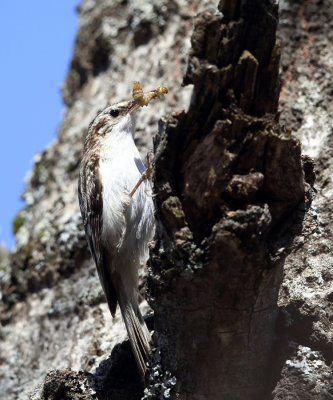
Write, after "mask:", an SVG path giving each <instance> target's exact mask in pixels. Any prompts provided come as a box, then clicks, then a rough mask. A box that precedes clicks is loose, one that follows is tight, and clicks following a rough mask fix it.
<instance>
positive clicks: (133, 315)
mask: <svg viewBox="0 0 333 400" xmlns="http://www.w3.org/2000/svg"><path fill="white" fill-rule="evenodd" d="M119 306H120V310H121V314H122V316H123V319H124V321H125V325H126V329H127V334H128V337H129V340H130V343H131V346H132V350H133V353H134V357H135V360H136V363H137V366H138V368H139V371H140V374H141V375H142V376H144V374H145V372H146V369H147V366H146V364H147V361H148V359H149V349H150V341H151V336H150V333H149V331H148V328H147V325H146V323H145V321H144V320H143V318H142V315H141V312H140V309H139V305H138V302H137V300H136V299H128V297H127V296H126V293H120V295H119Z"/></svg>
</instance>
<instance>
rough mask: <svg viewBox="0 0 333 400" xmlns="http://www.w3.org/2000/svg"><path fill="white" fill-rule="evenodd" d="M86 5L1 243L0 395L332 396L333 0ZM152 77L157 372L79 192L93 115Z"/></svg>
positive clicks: (148, 292)
mask: <svg viewBox="0 0 333 400" xmlns="http://www.w3.org/2000/svg"><path fill="white" fill-rule="evenodd" d="M78 13H79V30H78V34H77V37H76V43H75V48H74V54H73V59H72V62H71V66H70V69H69V72H68V75H67V78H66V81H65V83H64V85H63V88H62V92H63V98H64V102H65V104H66V111H65V113H64V118H63V122H62V124H61V126H60V128H59V132H58V136H57V139H56V140H55V142H54V143H53V144H52V145H51V146H50V147H48V148H47V149H46V150H45V151H44V152H43V153H41V154H38V155H37V156H36V160H35V165H34V169H33V171H32V172H31V174H30V176H29V178H28V179H27V183H26V189H25V192H24V194H23V198H24V200H25V202H26V207H25V208H24V209H23V210H22V211H21V212H20V214H19V215H18V216H17V218H16V219H15V230H16V231H17V233H16V240H17V246H16V249H15V250H14V251H13V253H12V254H10V256H9V258H8V257H7V256H6V255H5V254H4V255H1V257H0V263H1V268H0V278H1V281H0V289H1V299H2V301H1V303H0V321H1V327H0V398H4V399H19V400H23V399H27V398H30V399H31V400H67V399H68V400H69V399H71V400H74V399H75V400H77V399H85V400H91V399H100V400H104V399H115V400H132V399H133V400H134V399H135V400H136V399H141V398H143V399H145V400H148V399H154V400H155V399H156V400H157V399H158V400H162V399H181V400H183V399H184V400H213V399H214V400H224V399H228V400H243V399H246V400H287V399H288V400H291V399H292V400H298V399H302V400H303V399H304V400H310V399H316V400H317V399H318V400H328V399H333V371H332V367H333V363H332V362H333V347H332V336H333V326H332V321H333V311H332V302H333V285H332V278H333V272H332V266H333V257H332V254H331V253H332V252H331V248H332V226H331V215H332V212H333V200H332V199H333V196H332V193H333V183H332V179H331V176H332V174H333V165H332V159H333V158H332V155H333V131H332V122H331V115H332V113H333V101H332V97H333V92H332V84H331V81H332V71H333V57H332V54H333V48H332V47H333V45H332V43H333V29H332V27H333V22H332V21H333V7H332V2H331V1H330V0H320V1H306V0H299V1H296V2H295V1H291V0H288V1H287V0H284V1H280V4H279V9H278V5H277V3H276V2H274V1H270V0H264V1H260V0H237V1H229V0H222V1H220V2H219V3H218V2H217V1H212V0H206V1H199V0H195V1H192V2H186V1H184V0H173V1H167V0H153V1H150V2H142V1H139V0H129V1H122V0H114V1H111V0H83V1H82V4H81V5H80V6H79V8H78ZM276 36H277V39H276ZM134 80H138V81H140V82H141V83H142V84H143V87H144V89H145V90H149V89H152V88H156V87H157V86H167V87H168V88H169V93H168V95H167V96H166V98H165V101H163V102H155V103H153V104H152V105H150V106H149V107H148V108H147V109H144V110H142V111H141V112H140V115H139V119H138V124H137V144H138V147H139V148H140V151H141V152H142V154H143V155H145V154H146V152H147V150H148V149H149V148H151V147H152V146H153V149H154V155H155V160H154V173H153V183H154V190H155V194H156V197H155V203H156V209H157V213H156V222H157V230H156V237H155V241H154V243H153V244H152V248H151V257H150V260H149V263H148V272H147V269H143V270H142V271H141V272H140V276H141V281H140V290H141V292H142V294H144V296H145V297H146V298H147V300H148V303H149V306H150V307H151V308H152V310H153V311H154V317H153V318H150V320H148V323H149V324H150V325H151V328H152V329H154V334H153V340H154V347H153V349H152V360H151V365H150V367H149V370H148V373H147V376H146V380H145V383H144V384H143V383H142V382H141V381H140V378H139V376H138V372H137V370H136V365H135V361H134V358H133V356H132V353H131V349H130V345H129V343H128V341H127V340H126V332H125V329H124V327H123V324H122V321H121V317H120V313H118V312H117V315H116V317H115V319H114V320H112V319H111V316H110V314H109V311H108V308H107V305H106V303H105V299H104V297H103V294H102V291H101V288H100V284H99V281H98V278H97V273H96V271H95V267H94V264H93V262H92V260H91V258H90V255H89V252H88V250H87V244H86V242H85V238H84V232H83V227H82V222H81V217H80V213H79V208H78V202H77V176H78V164H79V161H80V158H81V155H82V149H83V140H84V136H85V134H86V130H87V127H88V124H89V122H90V121H91V120H92V118H93V117H94V116H95V115H96V112H97V110H98V109H101V108H103V107H104V106H105V105H107V104H109V103H112V102H117V101H119V100H121V99H128V98H129V97H130V92H131V85H132V83H133V81H134ZM152 137H154V140H153V142H154V143H153V144H152V141H151V140H152V139H151V138H152ZM2 253H3V252H2ZM145 271H146V272H145ZM141 306H142V310H143V312H144V313H147V312H149V311H150V308H149V306H148V304H147V302H145V301H143V302H142V304H141ZM1 396H2V397H1Z"/></svg>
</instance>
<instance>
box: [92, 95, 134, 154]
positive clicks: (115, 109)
mask: <svg viewBox="0 0 333 400" xmlns="http://www.w3.org/2000/svg"><path fill="white" fill-rule="evenodd" d="M139 107H140V106H139V104H138V103H137V102H136V101H135V100H130V101H122V102H120V103H116V104H112V105H111V106H108V107H106V108H105V109H104V110H103V111H100V112H99V113H98V114H97V116H96V117H95V119H94V120H93V121H92V122H91V124H90V126H89V129H88V135H87V137H86V146H89V147H91V146H94V145H96V144H97V145H98V144H101V143H103V142H104V141H105V140H108V139H111V138H114V139H116V138H118V137H119V139H121V138H122V137H124V136H128V135H131V136H132V137H133V135H134V128H135V114H136V110H137V109H138V108H139Z"/></svg>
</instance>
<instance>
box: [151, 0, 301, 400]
mask: <svg viewBox="0 0 333 400" xmlns="http://www.w3.org/2000/svg"><path fill="white" fill-rule="evenodd" d="M219 11H220V12H217V11H216V10H208V11H206V12H204V13H201V14H199V15H198V16H197V17H196V19H195V23H194V32H193V36H192V49H191V51H190V56H189V60H188V66H187V71H186V74H185V77H184V84H193V85H194V87H193V94H192V101H191V104H190V107H189V110H188V111H187V112H184V111H181V112H179V113H174V114H172V115H171V116H170V117H168V118H166V119H164V120H163V121H162V122H161V124H160V133H159V135H158V137H157V138H156V140H155V143H154V148H155V156H156V163H155V176H154V184H155V192H156V194H157V197H156V207H157V234H156V242H155V245H154V248H153V249H152V251H151V270H150V275H149V278H148V279H149V282H148V289H149V296H150V303H151V305H152V307H153V309H154V311H155V335H154V339H155V343H156V347H157V349H156V352H158V353H160V354H161V360H158V361H157V362H156V364H161V367H160V370H163V371H164V375H163V374H161V373H160V374H159V377H158V378H156V376H153V375H151V388H152V387H153V386H154V385H155V388H156V384H157V383H156V382H159V384H160V393H161V394H163V393H164V392H165V391H167V392H166V393H167V394H168V395H170V393H173V394H172V396H173V398H181V399H199V398H200V399H201V398H204V399H217V398H219V399H222V398H223V399H224V398H228V399H232V400H236V399H239V400H240V399H245V398H246V399H266V398H269V397H270V393H271V391H272V387H273V386H274V382H275V381H276V379H277V377H278V375H279V372H280V371H279V368H281V365H282V364H281V363H280V360H277V359H276V353H275V352H274V349H275V348H274V343H275V340H276V337H277V330H276V322H277V316H278V307H277V298H278V291H279V285H280V283H281V279H282V273H283V262H284V259H285V257H286V255H287V254H288V251H290V243H291V241H292V240H293V237H294V236H295V235H296V234H297V232H299V231H300V230H301V229H302V219H303V216H304V212H305V207H306V205H305V200H304V199H305V183H304V174H303V170H302V162H301V152H300V144H299V142H298V141H297V140H295V139H294V138H293V137H292V135H291V133H290V132H289V131H287V130H285V129H283V128H281V126H280V125H279V122H278V113H277V104H278V96H279V86H280V85H279V78H278V70H279V59H280V48H279V45H278V44H276V42H275V34H276V28H277V22H278V17H277V13H278V10H277V5H276V4H275V3H274V2H272V1H268V0H266V1H259V0H258V1H257V0H248V1H242V2H240V1H238V2H231V1H222V2H221V3H220V4H219ZM173 375H174V376H175V378H176V379H177V383H176V385H175V386H173V387H171V386H170V385H168V383H167V381H168V380H169V381H170V376H173ZM155 394H156V390H155ZM146 398H154V397H149V396H147V397H146Z"/></svg>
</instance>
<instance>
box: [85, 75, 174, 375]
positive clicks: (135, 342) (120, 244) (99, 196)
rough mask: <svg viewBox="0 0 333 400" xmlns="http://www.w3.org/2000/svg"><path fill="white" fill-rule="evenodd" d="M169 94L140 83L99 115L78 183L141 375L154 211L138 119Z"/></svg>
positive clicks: (106, 284) (101, 268)
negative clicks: (141, 297) (137, 136)
mask: <svg viewBox="0 0 333 400" xmlns="http://www.w3.org/2000/svg"><path fill="white" fill-rule="evenodd" d="M166 92H167V90H166V89H164V88H163V90H161V88H158V89H156V90H155V91H150V92H147V93H144V92H143V91H142V89H141V85H140V84H139V83H138V82H136V83H135V84H134V85H133V99H131V100H129V101H121V102H119V103H116V104H112V105H109V106H107V107H106V108H105V109H104V110H103V111H101V112H99V113H98V114H97V116H96V117H95V118H94V119H93V121H92V122H91V123H90V125H89V128H88V132H87V135H86V138H85V142H84V150H83V157H82V160H81V163H80V171H79V182H78V198H79V205H80V210H81V214H82V219H83V225H84V229H85V234H86V239H87V242H88V246H89V249H90V252H91V254H92V257H93V259H94V261H95V264H96V268H97V272H98V275H99V279H100V282H101V285H102V288H103V291H104V294H105V297H106V300H107V303H108V307H109V309H110V312H111V315H112V317H114V316H115V313H116V308H117V304H119V306H120V311H121V314H122V317H123V319H124V322H125V326H126V330H127V333H128V337H129V340H130V343H131V347H132V351H133V354H134V357H135V360H136V363H137V366H138V369H139V372H140V374H141V376H144V375H145V372H146V369H147V362H148V360H149V350H150V347H151V335H150V333H149V331H148V328H147V326H146V324H145V322H144V319H143V317H142V314H141V312H140V309H139V305H138V288H137V287H138V269H139V266H140V265H141V264H144V263H146V261H147V259H148V255H149V250H148V243H149V242H150V241H151V240H152V239H153V235H154V229H155V223H154V211H155V210H154V203H153V196H152V188H151V185H150V182H149V180H148V175H149V169H146V167H145V166H144V164H143V162H142V160H141V158H140V155H139V151H138V149H137V147H136V145H135V142H134V132H135V120H136V112H137V110H138V108H139V107H141V106H143V105H147V104H148V103H149V101H150V100H151V99H153V98H158V97H161V96H162V95H163V94H164V93H166ZM134 94H136V96H134ZM147 96H148V97H147ZM148 98H149V99H148ZM147 99H148V100H147ZM140 100H142V101H140Z"/></svg>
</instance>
